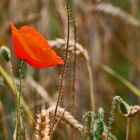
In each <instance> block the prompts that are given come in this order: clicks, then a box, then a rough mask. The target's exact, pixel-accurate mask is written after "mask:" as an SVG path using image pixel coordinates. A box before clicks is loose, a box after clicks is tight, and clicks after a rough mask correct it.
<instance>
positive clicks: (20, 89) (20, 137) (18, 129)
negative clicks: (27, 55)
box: [16, 60, 24, 140]
mask: <svg viewBox="0 0 140 140" xmlns="http://www.w3.org/2000/svg"><path fill="white" fill-rule="evenodd" d="M23 65H24V61H23V60H22V61H21V63H20V86H19V91H18V94H17V136H16V137H17V140H21V139H22V135H21V133H22V132H21V131H22V130H21V128H22V126H21V98H22V78H23V71H22V69H23Z"/></svg>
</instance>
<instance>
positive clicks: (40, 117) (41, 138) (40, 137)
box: [35, 109, 50, 140]
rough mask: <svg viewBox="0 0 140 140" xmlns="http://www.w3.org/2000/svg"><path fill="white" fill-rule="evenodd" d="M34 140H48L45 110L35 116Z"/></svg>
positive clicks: (48, 127) (48, 125)
mask: <svg viewBox="0 0 140 140" xmlns="http://www.w3.org/2000/svg"><path fill="white" fill-rule="evenodd" d="M35 128H36V135H35V136H36V140H50V136H49V132H50V119H49V112H48V111H46V110H45V109H42V110H41V113H39V114H37V122H36V126H35Z"/></svg>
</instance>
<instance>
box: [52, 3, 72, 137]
mask: <svg viewBox="0 0 140 140" xmlns="http://www.w3.org/2000/svg"><path fill="white" fill-rule="evenodd" d="M67 21H68V25H67V45H66V46H67V47H66V51H65V59H64V60H65V62H64V66H63V68H62V75H61V78H60V84H59V89H58V98H57V102H56V107H55V111H54V117H53V124H52V127H51V132H52V133H53V128H54V125H55V118H56V114H57V110H58V106H59V103H60V101H61V98H62V90H63V82H64V76H65V71H66V66H67V59H68V48H69V34H70V15H69V6H68V5H67ZM52 135H53V134H51V136H52Z"/></svg>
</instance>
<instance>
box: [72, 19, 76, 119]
mask: <svg viewBox="0 0 140 140" xmlns="http://www.w3.org/2000/svg"><path fill="white" fill-rule="evenodd" d="M73 24H74V64H73V83H72V109H73V110H72V114H73V116H74V117H75V115H76V65H77V55H76V42H77V31H76V24H75V19H73Z"/></svg>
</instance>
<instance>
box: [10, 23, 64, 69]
mask: <svg viewBox="0 0 140 140" xmlns="http://www.w3.org/2000/svg"><path fill="white" fill-rule="evenodd" d="M11 30H12V44H13V48H14V52H15V54H16V56H17V57H19V58H20V59H23V60H25V61H27V62H28V63H29V64H30V65H31V66H33V67H36V68H44V67H51V66H55V65H57V64H63V63H64V61H63V60H62V59H61V58H60V57H59V56H57V54H56V53H55V51H53V50H52V49H51V48H50V45H49V44H48V41H47V40H46V39H45V38H44V37H43V36H42V35H41V34H40V33H38V32H37V31H36V30H35V29H33V28H31V27H28V26H22V27H21V28H20V29H16V27H15V26H14V24H13V23H11Z"/></svg>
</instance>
